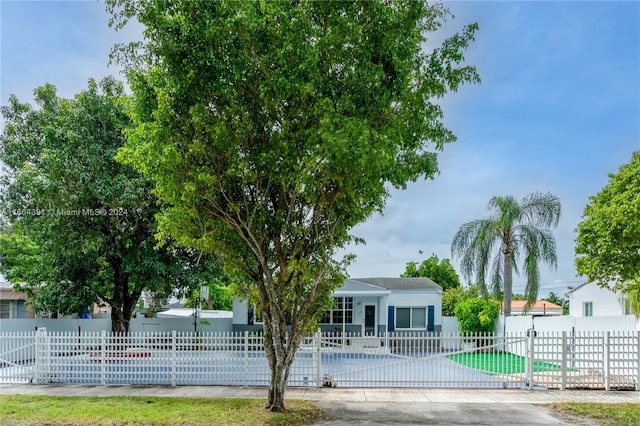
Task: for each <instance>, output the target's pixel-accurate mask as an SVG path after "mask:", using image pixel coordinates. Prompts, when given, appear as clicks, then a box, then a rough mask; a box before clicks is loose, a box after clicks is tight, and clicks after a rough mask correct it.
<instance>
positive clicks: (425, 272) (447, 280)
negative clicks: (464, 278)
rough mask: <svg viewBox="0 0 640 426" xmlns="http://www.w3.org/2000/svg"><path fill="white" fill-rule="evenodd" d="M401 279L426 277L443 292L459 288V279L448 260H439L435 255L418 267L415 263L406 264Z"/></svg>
mask: <svg viewBox="0 0 640 426" xmlns="http://www.w3.org/2000/svg"><path fill="white" fill-rule="evenodd" d="M401 277H426V278H429V279H431V280H432V281H434V282H435V283H436V284H438V285H439V286H440V287H442V289H443V290H448V289H451V288H457V287H460V278H459V277H458V273H457V272H456V270H455V268H454V267H453V265H451V262H450V261H449V259H442V260H440V259H439V258H438V256H436V255H435V254H433V255H431V257H430V258H429V259H427V260H424V261H423V262H422V263H421V264H420V265H418V264H417V263H416V262H409V263H407V267H406V268H405V270H404V273H403V274H402V275H401Z"/></svg>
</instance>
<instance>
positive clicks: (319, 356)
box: [316, 329, 322, 388]
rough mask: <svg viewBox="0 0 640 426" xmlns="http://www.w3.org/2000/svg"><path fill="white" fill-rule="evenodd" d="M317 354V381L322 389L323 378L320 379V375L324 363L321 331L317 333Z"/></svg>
mask: <svg viewBox="0 0 640 426" xmlns="http://www.w3.org/2000/svg"><path fill="white" fill-rule="evenodd" d="M316 354H317V355H316V356H317V359H316V381H317V385H318V387H319V388H320V387H322V377H320V374H322V366H321V365H320V363H321V362H322V331H321V330H320V329H318V331H316Z"/></svg>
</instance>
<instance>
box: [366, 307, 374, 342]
mask: <svg viewBox="0 0 640 426" xmlns="http://www.w3.org/2000/svg"><path fill="white" fill-rule="evenodd" d="M364 335H365V336H375V335H376V306H375V305H365V307H364Z"/></svg>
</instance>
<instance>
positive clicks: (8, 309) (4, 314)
mask: <svg viewBox="0 0 640 426" xmlns="http://www.w3.org/2000/svg"><path fill="white" fill-rule="evenodd" d="M16 310H17V302H16V301H15V300H0V318H7V319H9V318H17V317H18V315H17V312H16Z"/></svg>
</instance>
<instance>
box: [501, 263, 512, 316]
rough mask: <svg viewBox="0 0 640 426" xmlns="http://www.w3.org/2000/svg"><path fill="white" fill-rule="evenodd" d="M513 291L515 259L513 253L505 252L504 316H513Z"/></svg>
mask: <svg viewBox="0 0 640 426" xmlns="http://www.w3.org/2000/svg"><path fill="white" fill-rule="evenodd" d="M512 291H513V259H512V257H511V251H509V250H507V251H505V252H504V297H503V302H502V304H503V312H504V316H505V317H508V316H511V294H512Z"/></svg>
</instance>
